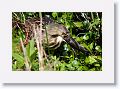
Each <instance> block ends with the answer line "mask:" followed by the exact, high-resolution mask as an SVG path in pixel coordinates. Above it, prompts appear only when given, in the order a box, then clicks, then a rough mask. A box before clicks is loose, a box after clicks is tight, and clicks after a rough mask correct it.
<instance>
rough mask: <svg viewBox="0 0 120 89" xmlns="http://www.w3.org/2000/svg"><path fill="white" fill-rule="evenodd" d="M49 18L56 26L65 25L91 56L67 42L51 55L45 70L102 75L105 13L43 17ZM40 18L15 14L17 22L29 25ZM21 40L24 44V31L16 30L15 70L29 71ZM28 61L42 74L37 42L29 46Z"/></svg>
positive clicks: (60, 13) (13, 15)
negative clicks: (103, 14)
mask: <svg viewBox="0 0 120 89" xmlns="http://www.w3.org/2000/svg"><path fill="white" fill-rule="evenodd" d="M46 15H47V16H49V17H50V18H52V19H53V20H54V21H55V22H57V23H60V24H63V25H64V26H65V27H66V28H67V29H68V30H69V31H70V34H71V36H72V37H73V38H74V39H75V40H76V41H77V42H78V43H80V44H81V45H82V46H83V47H85V48H86V49H87V50H89V52H90V55H89V56H86V55H85V54H83V53H82V52H78V51H76V50H73V49H72V48H71V47H70V46H69V45H68V44H66V43H65V42H63V43H62V45H61V46H60V47H59V48H58V49H56V50H54V51H53V50H52V51H50V53H49V54H47V56H48V59H45V70H52V71H53V70H54V71H101V70H102V27H101V26H102V13H101V12H49V13H48V12H43V13H42V16H43V17H44V16H46ZM33 17H39V12H14V13H12V18H13V19H19V20H20V21H21V22H23V23H24V22H25V20H26V19H28V18H33ZM20 37H21V38H22V39H23V40H24V39H25V33H24V31H23V29H22V28H13V29H12V69H13V70H15V71H16V70H25V65H24V56H23V52H22V49H21V47H20V40H19V39H20ZM25 48H26V51H27V57H28V59H29V64H30V66H31V70H32V71H38V70H39V64H38V55H37V52H38V50H37V48H36V46H35V42H34V39H31V40H30V42H29V43H28V44H27V45H26V47H25Z"/></svg>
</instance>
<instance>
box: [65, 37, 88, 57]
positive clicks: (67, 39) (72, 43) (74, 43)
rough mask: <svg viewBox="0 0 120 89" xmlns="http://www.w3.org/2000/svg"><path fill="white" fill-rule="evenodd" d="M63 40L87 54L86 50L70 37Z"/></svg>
mask: <svg viewBox="0 0 120 89" xmlns="http://www.w3.org/2000/svg"><path fill="white" fill-rule="evenodd" d="M64 40H65V41H66V42H67V43H68V44H69V45H70V46H71V47H72V48H73V49H75V50H78V51H81V52H83V53H85V54H86V55H88V53H89V52H88V50H87V49H85V48H84V47H83V46H81V45H80V44H79V43H78V42H77V41H75V40H74V39H73V38H72V37H70V36H69V37H66V38H64Z"/></svg>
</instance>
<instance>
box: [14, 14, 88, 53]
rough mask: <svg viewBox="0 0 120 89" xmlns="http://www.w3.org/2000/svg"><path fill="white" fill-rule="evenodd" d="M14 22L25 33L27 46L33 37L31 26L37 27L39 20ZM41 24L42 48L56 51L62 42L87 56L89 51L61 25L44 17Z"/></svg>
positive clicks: (31, 19)
mask: <svg viewBox="0 0 120 89" xmlns="http://www.w3.org/2000/svg"><path fill="white" fill-rule="evenodd" d="M13 22H14V21H13ZM15 22H17V24H19V25H20V26H21V27H23V29H24V31H25V33H26V39H25V42H24V43H25V44H27V43H28V40H30V39H31V38H32V37H34V34H33V25H35V26H39V24H40V18H30V19H28V20H26V21H25V23H24V24H21V22H20V23H18V22H19V21H15ZM13 24H14V23H13ZM42 24H43V28H44V29H43V30H42V45H43V46H44V47H47V46H48V47H49V48H53V49H57V48H59V47H60V46H61V43H62V42H66V43H67V44H69V45H70V46H71V47H72V48H73V49H74V50H78V51H79V52H82V53H84V54H85V55H89V51H88V50H87V49H86V48H85V47H83V46H81V45H80V44H79V43H78V42H77V41H76V40H75V39H73V38H72V36H71V34H70V32H69V30H68V29H67V28H66V27H65V26H64V25H63V24H60V23H56V22H54V21H53V20H52V19H51V18H49V17H46V16H45V17H43V18H42Z"/></svg>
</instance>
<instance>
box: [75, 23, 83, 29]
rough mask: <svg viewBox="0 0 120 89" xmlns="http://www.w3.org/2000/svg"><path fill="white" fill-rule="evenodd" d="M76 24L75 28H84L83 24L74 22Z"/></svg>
mask: <svg viewBox="0 0 120 89" xmlns="http://www.w3.org/2000/svg"><path fill="white" fill-rule="evenodd" d="M74 24H75V26H76V27H78V28H81V27H83V24H82V22H74Z"/></svg>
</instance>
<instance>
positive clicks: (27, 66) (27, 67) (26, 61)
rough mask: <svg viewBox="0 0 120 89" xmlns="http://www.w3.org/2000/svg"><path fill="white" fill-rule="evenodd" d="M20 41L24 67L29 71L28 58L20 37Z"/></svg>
mask: <svg viewBox="0 0 120 89" xmlns="http://www.w3.org/2000/svg"><path fill="white" fill-rule="evenodd" d="M20 42H21V46H22V50H23V54H24V62H25V67H26V71H30V70H31V68H30V65H29V63H28V58H27V54H26V49H25V47H24V45H23V41H22V38H20Z"/></svg>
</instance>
